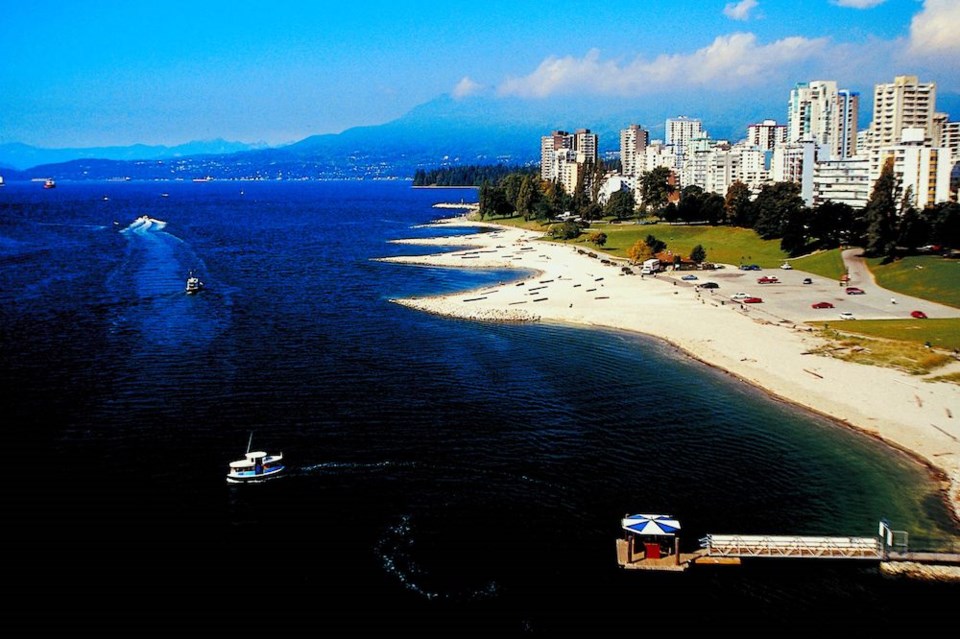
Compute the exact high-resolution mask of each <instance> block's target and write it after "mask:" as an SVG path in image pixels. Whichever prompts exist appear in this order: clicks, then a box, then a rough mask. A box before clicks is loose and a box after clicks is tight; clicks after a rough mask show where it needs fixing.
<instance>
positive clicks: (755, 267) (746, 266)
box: [740, 264, 760, 271]
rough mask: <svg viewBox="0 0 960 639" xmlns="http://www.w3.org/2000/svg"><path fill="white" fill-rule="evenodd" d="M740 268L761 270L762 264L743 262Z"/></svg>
mask: <svg viewBox="0 0 960 639" xmlns="http://www.w3.org/2000/svg"><path fill="white" fill-rule="evenodd" d="M740 270H741V271H759V270H760V266H759V265H757V264H741V265H740Z"/></svg>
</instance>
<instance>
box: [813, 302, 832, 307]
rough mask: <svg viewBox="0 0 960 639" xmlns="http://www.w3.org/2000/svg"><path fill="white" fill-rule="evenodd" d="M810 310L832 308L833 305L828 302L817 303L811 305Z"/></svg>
mask: <svg viewBox="0 0 960 639" xmlns="http://www.w3.org/2000/svg"><path fill="white" fill-rule="evenodd" d="M810 308H833V304H831V303H830V302H817V303H816V304H811V305H810Z"/></svg>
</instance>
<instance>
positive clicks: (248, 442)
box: [247, 430, 253, 453]
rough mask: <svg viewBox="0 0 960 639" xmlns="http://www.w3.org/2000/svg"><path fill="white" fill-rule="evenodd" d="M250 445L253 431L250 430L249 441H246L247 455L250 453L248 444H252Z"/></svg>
mask: <svg viewBox="0 0 960 639" xmlns="http://www.w3.org/2000/svg"><path fill="white" fill-rule="evenodd" d="M252 443H253V431H252V430H251V431H250V439H249V440H247V453H249V452H250V444H252Z"/></svg>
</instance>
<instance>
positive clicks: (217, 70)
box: [0, 0, 960, 148]
mask: <svg viewBox="0 0 960 639" xmlns="http://www.w3.org/2000/svg"><path fill="white" fill-rule="evenodd" d="M581 12H582V15H581ZM958 28H960V3H958V2H956V1H955V0H925V1H923V2H919V1H917V0H817V1H816V2H810V3H804V5H803V11H802V12H798V10H797V5H796V4H795V3H789V2H782V1H775V0H743V1H741V2H686V1H685V2H671V3H666V2H661V1H659V0H657V1H653V2H644V3H641V4H639V5H638V4H637V3H630V2H612V3H607V4H605V5H603V6H598V7H591V9H590V10H589V11H583V10H582V9H580V8H575V7H563V6H554V5H548V4H547V3H543V2H533V3H519V4H507V3H503V4H502V5H501V4H500V3H493V4H490V5H483V6H480V5H474V4H468V3H461V2H448V3H443V4H440V3H430V2H428V3H423V2H419V3H411V2H399V3H389V4H387V3H383V4H381V3H378V2H373V3H364V4H362V5H360V4H358V5H350V6H336V7H326V6H318V5H316V4H311V3H301V2H283V1H281V2H280V3H277V4H275V5H273V6H272V7H271V11H270V12H265V11H264V10H263V9H262V7H257V6H255V5H253V4H252V3H251V4H248V3H244V2H241V3H231V4H230V5H227V4H226V3H224V2H220V1H219V0H217V1H211V2H201V3H194V4H191V5H187V4H186V3H182V2H176V1H174V2H169V3H165V4H163V5H162V8H160V7H159V6H154V5H147V6H139V5H137V4H136V3H134V4H133V6H131V5H130V3H119V2H110V1H107V2H94V3H85V4H84V5H82V6H79V5H78V4H77V3H53V6H52V7H50V8H48V9H45V10H44V12H43V13H42V15H41V14H38V13H37V12H36V11H35V10H32V9H30V8H28V7H26V6H21V5H17V6H11V7H8V8H7V9H5V16H4V20H3V21H2V23H0V42H3V43H4V44H3V45H0V49H2V50H3V52H4V56H3V58H4V63H3V64H0V112H2V113H3V114H4V117H3V118H0V144H3V143H11V142H22V143H25V144H30V145H34V146H39V147H48V148H57V147H87V146H109V145H129V144H137V143H142V144H165V145H176V144H182V143H186V142H189V141H192V140H209V139H215V138H222V139H227V140H236V141H243V142H265V143H267V144H271V145H279V144H284V143H289V142H293V141H296V140H299V139H303V138H305V137H308V136H310V135H314V134H322V133H339V132H341V131H343V130H345V129H348V128H351V127H356V126H365V125H376V124H382V123H384V122H387V121H390V120H393V119H396V118H398V117H400V116H402V115H404V114H405V113H407V112H408V111H410V110H411V109H413V108H414V107H416V106H418V105H420V104H423V103H426V102H428V101H430V100H433V99H435V98H437V97H439V96H442V95H450V96H452V97H453V98H454V99H458V100H469V99H471V98H472V97H474V96H483V97H484V98H487V99H495V100H496V99H512V100H520V101H524V102H526V103H529V104H530V107H531V109H536V108H538V106H542V105H544V104H547V103H550V102H556V101H557V100H563V101H570V102H575V101H577V100H593V101H604V100H609V101H618V102H619V103H621V104H623V103H630V102H631V101H636V102H637V103H642V102H643V101H650V100H666V99H670V100H677V101H680V102H682V101H683V99H684V98H686V99H687V100H688V102H687V103H689V98H690V96H702V97H704V98H705V99H704V101H705V102H706V101H707V100H709V101H710V102H711V103H713V105H714V106H716V105H721V106H720V108H726V109H728V110H730V111H733V112H736V110H737V109H738V108H739V109H741V110H742V109H743V107H742V106H740V107H738V101H739V102H742V101H743V100H744V99H751V100H755V99H757V100H759V99H766V100H768V101H769V102H770V104H771V105H780V106H779V107H777V108H776V110H775V111H773V112H771V113H770V114H769V117H772V118H776V119H777V121H780V122H782V121H784V120H785V114H786V111H785V105H786V98H787V95H788V94H789V91H790V89H791V88H792V87H793V86H794V85H795V84H796V83H797V82H804V81H812V80H831V81H836V82H837V83H838V84H839V85H841V86H843V87H845V88H848V89H850V90H853V91H859V92H861V93H863V94H865V95H870V94H871V93H872V87H873V85H874V84H876V83H883V82H889V81H891V79H892V78H893V77H895V76H898V75H905V74H907V75H916V76H919V77H920V79H921V81H924V82H935V83H936V84H937V86H938V91H939V92H940V93H941V94H944V95H946V94H960V69H958V68H957V65H956V64H955V63H954V62H953V61H954V60H955V59H957V57H958V56H960V42H957V41H956V39H955V38H953V37H951V34H953V33H956V31H957V29H958ZM744 96H748V97H746V98H745V97H744ZM865 106H867V108H869V105H865ZM689 115H697V114H694V113H689ZM957 115H958V114H951V117H952V118H956V117H957ZM705 124H707V125H708V123H706V122H705ZM746 124H747V122H744V127H746Z"/></svg>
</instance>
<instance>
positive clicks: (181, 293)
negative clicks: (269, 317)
mask: <svg viewBox="0 0 960 639" xmlns="http://www.w3.org/2000/svg"><path fill="white" fill-rule="evenodd" d="M166 227H167V223H166V222H165V221H164V220H158V219H155V218H152V217H150V216H148V215H141V216H140V217H138V218H137V219H136V220H134V221H133V222H132V223H131V224H130V225H129V226H127V227H126V228H124V229H123V230H121V231H120V233H121V234H122V235H123V236H124V237H125V238H126V240H127V250H126V256H125V257H124V259H123V261H122V262H121V263H120V265H119V266H118V267H117V268H116V269H115V270H114V271H113V272H112V273H111V274H110V275H109V276H108V279H107V286H108V288H110V289H112V290H115V291H117V292H118V293H119V294H120V297H121V298H122V300H123V302H122V304H120V305H119V314H118V315H117V317H115V318H114V322H113V324H114V327H115V331H117V332H119V333H122V332H125V331H126V330H130V329H132V330H134V331H138V332H140V333H141V334H142V336H143V338H144V342H145V344H152V345H155V346H160V347H163V348H168V347H177V348H197V347H199V348H203V347H205V346H206V345H208V344H209V343H210V342H212V340H213V339H214V338H215V337H216V336H217V335H219V334H220V333H222V332H223V331H224V330H225V328H224V327H225V326H226V324H227V323H228V322H229V315H230V301H229V299H228V298H227V297H226V295H227V294H226V293H225V292H224V291H223V289H219V290H217V291H216V293H217V294H216V295H211V293H210V292H209V291H208V292H205V294H204V295H203V296H194V295H186V294H185V290H184V281H185V278H187V277H188V275H189V274H190V273H191V272H192V271H194V270H197V271H198V272H201V273H203V272H205V270H206V269H205V268H204V264H203V261H202V260H201V259H200V258H199V256H197V255H196V253H195V252H194V251H193V250H192V248H191V247H190V245H189V243H187V242H184V241H183V240H182V239H180V238H179V237H177V236H175V235H173V234H172V233H170V232H168V231H167V230H165V229H166ZM204 279H207V278H204Z"/></svg>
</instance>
